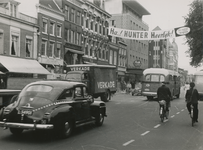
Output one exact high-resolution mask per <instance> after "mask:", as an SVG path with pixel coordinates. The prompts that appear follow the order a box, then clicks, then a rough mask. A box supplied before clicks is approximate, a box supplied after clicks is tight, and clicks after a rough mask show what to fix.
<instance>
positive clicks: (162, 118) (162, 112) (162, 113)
mask: <svg viewBox="0 0 203 150" xmlns="http://www.w3.org/2000/svg"><path fill="white" fill-rule="evenodd" d="M159 115H160V118H161V122H163V121H164V111H163V107H161V108H160V114H159Z"/></svg>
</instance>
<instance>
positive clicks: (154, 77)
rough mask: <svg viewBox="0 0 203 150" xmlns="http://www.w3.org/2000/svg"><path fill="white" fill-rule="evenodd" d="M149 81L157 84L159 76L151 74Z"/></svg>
mask: <svg viewBox="0 0 203 150" xmlns="http://www.w3.org/2000/svg"><path fill="white" fill-rule="evenodd" d="M151 81H155V82H159V75H155V74H152V75H151Z"/></svg>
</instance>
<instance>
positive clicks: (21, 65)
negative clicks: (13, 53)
mask: <svg viewBox="0 0 203 150" xmlns="http://www.w3.org/2000/svg"><path fill="white" fill-rule="evenodd" d="M0 67H3V68H6V69H7V70H8V72H12V73H27V74H51V73H50V72H49V71H48V70H47V69H45V68H44V67H43V66H41V64H40V63H39V62H38V61H37V60H33V59H23V58H17V57H8V56H2V55H0Z"/></svg>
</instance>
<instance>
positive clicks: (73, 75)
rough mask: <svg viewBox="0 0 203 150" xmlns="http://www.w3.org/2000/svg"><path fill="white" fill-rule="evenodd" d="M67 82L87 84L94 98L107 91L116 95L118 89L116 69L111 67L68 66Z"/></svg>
mask: <svg viewBox="0 0 203 150" xmlns="http://www.w3.org/2000/svg"><path fill="white" fill-rule="evenodd" d="M66 80H70V81H79V82H83V83H86V84H87V86H88V89H89V93H91V94H92V95H93V96H94V97H98V96H101V95H102V94H104V93H105V92H106V91H109V92H110V93H111V94H114V93H115V92H116V89H117V73H116V67H115V66H110V65H89V64H78V65H67V76H66Z"/></svg>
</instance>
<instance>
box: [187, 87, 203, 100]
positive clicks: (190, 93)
mask: <svg viewBox="0 0 203 150" xmlns="http://www.w3.org/2000/svg"><path fill="white" fill-rule="evenodd" d="M185 99H186V102H187V103H193V104H197V103H198V100H199V99H200V97H199V93H198V91H197V89H195V88H190V89H189V90H187V92H186V94H185Z"/></svg>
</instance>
